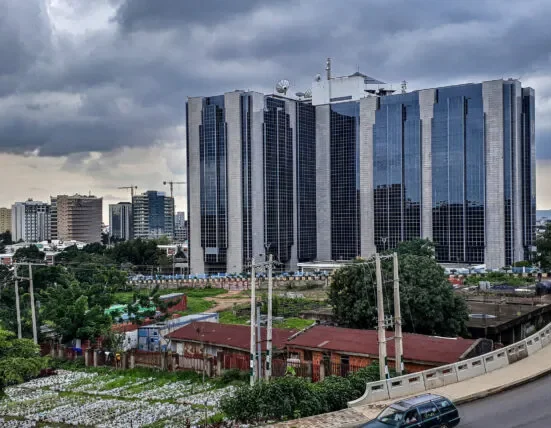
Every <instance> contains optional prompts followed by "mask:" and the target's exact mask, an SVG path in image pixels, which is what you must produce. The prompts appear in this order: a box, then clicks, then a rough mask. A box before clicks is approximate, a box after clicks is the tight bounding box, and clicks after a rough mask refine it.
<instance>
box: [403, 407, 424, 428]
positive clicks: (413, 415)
mask: <svg viewBox="0 0 551 428" xmlns="http://www.w3.org/2000/svg"><path fill="white" fill-rule="evenodd" d="M419 422H420V418H419V414H418V413H417V409H413V410H409V411H408V412H407V413H406V416H405V417H404V425H403V426H404V427H409V426H413V425H414V424H417V423H419Z"/></svg>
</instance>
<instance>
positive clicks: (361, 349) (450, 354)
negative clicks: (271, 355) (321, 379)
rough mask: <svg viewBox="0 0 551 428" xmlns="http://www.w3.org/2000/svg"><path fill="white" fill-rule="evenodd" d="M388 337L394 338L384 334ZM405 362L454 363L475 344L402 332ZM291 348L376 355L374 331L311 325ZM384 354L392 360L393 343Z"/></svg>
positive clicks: (377, 349)
mask: <svg viewBox="0 0 551 428" xmlns="http://www.w3.org/2000/svg"><path fill="white" fill-rule="evenodd" d="M386 335H387V337H388V338H390V337H391V336H393V335H394V333H393V332H391V331H389V332H387V334H386ZM402 336H403V339H402V340H403V349H404V359H405V360H409V361H419V362H428V363H443V364H448V363H454V362H456V361H458V360H459V358H460V357H461V356H462V355H463V354H464V353H465V351H467V350H468V349H469V348H470V347H471V346H472V345H473V343H474V342H475V340H471V339H463V338H447V337H437V336H425V335H422V334H412V333H403V335H402ZM287 345H288V346H289V347H290V348H293V347H296V348H310V349H319V350H327V351H334V352H339V353H342V354H361V355H369V356H377V355H379V345H378V341H377V332H376V331H375V330H358V329H352V328H341V327H329V326H321V325H319V326H314V327H312V328H310V329H308V330H306V331H305V332H304V333H301V334H299V335H298V336H297V337H295V338H293V339H292V340H289V341H288V342H287ZM387 353H388V356H389V357H394V342H393V341H389V342H387Z"/></svg>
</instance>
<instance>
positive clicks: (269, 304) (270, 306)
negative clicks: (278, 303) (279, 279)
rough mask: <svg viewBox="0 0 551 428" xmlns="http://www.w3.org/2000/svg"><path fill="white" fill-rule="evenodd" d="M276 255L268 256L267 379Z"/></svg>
mask: <svg viewBox="0 0 551 428" xmlns="http://www.w3.org/2000/svg"><path fill="white" fill-rule="evenodd" d="M273 261H274V257H273V255H272V254H270V255H269V256H268V325H267V326H266V327H267V331H266V370H265V372H264V373H265V376H266V380H270V378H271V377H272V293H273V289H272V286H273V284H272V263H273Z"/></svg>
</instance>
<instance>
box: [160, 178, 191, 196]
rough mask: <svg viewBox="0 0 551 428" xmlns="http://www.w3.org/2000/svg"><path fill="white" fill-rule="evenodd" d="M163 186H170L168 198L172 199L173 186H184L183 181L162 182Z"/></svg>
mask: <svg viewBox="0 0 551 428" xmlns="http://www.w3.org/2000/svg"><path fill="white" fill-rule="evenodd" d="M163 184H164V185H167V184H168V185H169V186H170V197H171V198H173V197H174V185H175V184H186V182H185V181H163Z"/></svg>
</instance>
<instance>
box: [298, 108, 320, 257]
mask: <svg viewBox="0 0 551 428" xmlns="http://www.w3.org/2000/svg"><path fill="white" fill-rule="evenodd" d="M296 144H297V149H296V153H297V159H296V169H297V202H296V204H297V218H298V225H297V227H298V231H297V235H298V261H299V262H306V261H311V260H315V258H316V253H317V232H316V108H315V107H314V106H312V105H311V104H306V103H297V137H296Z"/></svg>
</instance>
